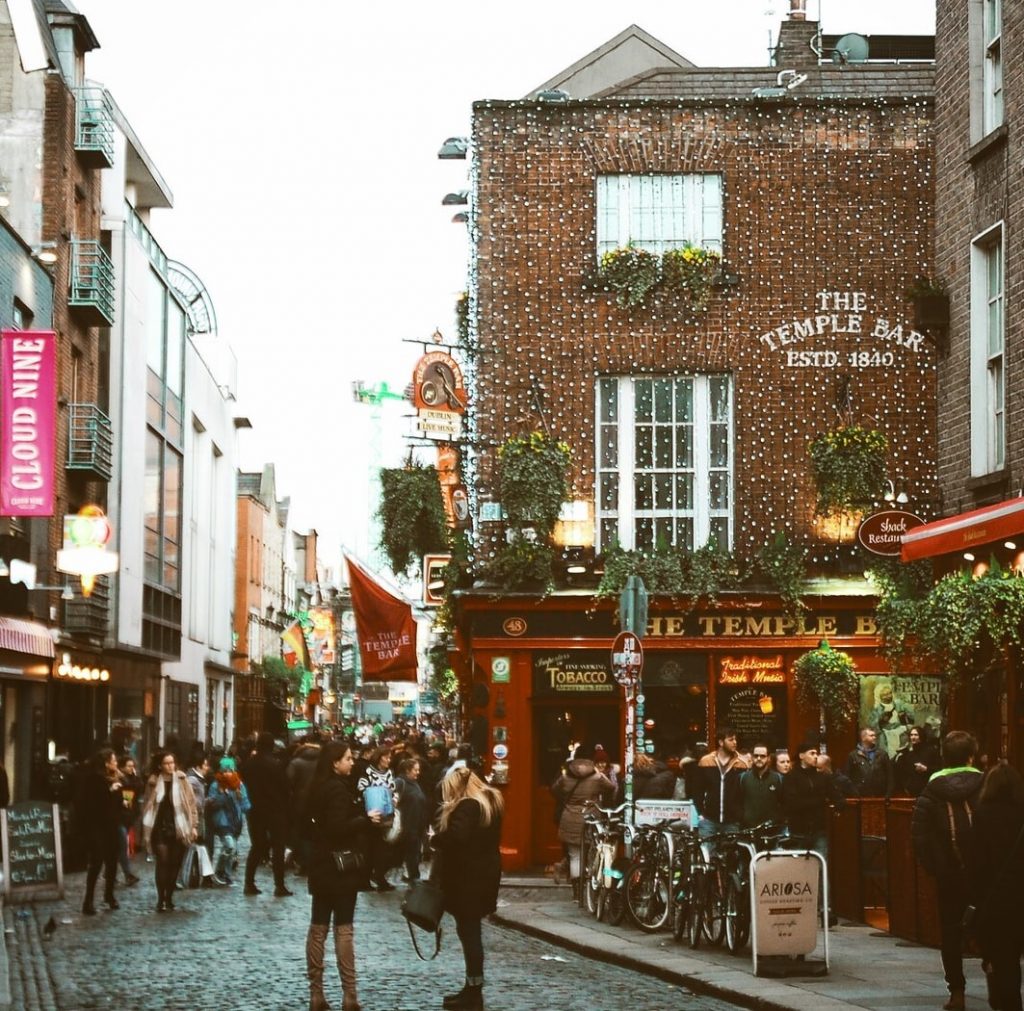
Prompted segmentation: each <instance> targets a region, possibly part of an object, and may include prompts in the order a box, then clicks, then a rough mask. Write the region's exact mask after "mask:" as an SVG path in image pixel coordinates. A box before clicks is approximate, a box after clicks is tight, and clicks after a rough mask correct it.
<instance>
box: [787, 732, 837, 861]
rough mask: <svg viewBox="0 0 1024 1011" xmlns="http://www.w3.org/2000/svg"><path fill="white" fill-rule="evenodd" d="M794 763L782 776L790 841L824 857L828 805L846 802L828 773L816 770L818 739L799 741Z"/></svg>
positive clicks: (826, 846) (826, 853)
mask: <svg viewBox="0 0 1024 1011" xmlns="http://www.w3.org/2000/svg"><path fill="white" fill-rule="evenodd" d="M797 759H798V760H797V764H796V765H795V766H794V767H793V771H792V772H791V773H789V775H788V776H783V778H782V807H783V810H784V811H785V812H786V820H787V821H788V822H789V831H790V834H791V836H792V838H793V840H794V843H795V844H797V845H800V846H806V847H807V848H808V849H812V850H814V851H815V853H820V854H821V855H822V856H823V857H824V858H825V859H826V860H827V859H828V809H829V805H830V804H833V805H837V806H842V805H843V804H845V803H846V801H845V799H844V798H843V796H842V795H841V794H840V793H839V791H838V790H837V789H836V788H835V784H834V782H833V779H832V777H831V776H827V775H825V774H824V773H821V772H819V771H818V742H817V741H815V740H813V739H808V740H806V741H804V743H803V744H801V745H800V748H799V751H798V753H797Z"/></svg>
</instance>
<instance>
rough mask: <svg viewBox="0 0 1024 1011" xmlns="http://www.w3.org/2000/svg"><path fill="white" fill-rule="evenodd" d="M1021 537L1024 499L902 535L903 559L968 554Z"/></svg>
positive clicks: (939, 521)
mask: <svg viewBox="0 0 1024 1011" xmlns="http://www.w3.org/2000/svg"><path fill="white" fill-rule="evenodd" d="M1018 534H1024V498H1015V499H1011V500H1010V501H1009V502H1000V503H998V504H997V505H991V506H984V507H983V508H981V509H972V510H971V512H969V513H959V514H958V515H956V516H949V517H947V518H946V519H944V520H935V521H934V522H933V523H925V524H924V526H920V527H916V528H915V529H914V530H910V531H909V532H907V533H905V534H904V535H903V550H902V551H901V553H900V558H901V559H902V560H903V561H904V562H913V561H915V560H916V559H918V558H933V557H934V556H935V555H945V554H949V553H950V552H953V551H969V550H970V549H971V548H975V547H980V546H981V545H983V544H991V543H992V542H993V541H1001V540H1003V539H1004V538H1006V537H1014V536H1016V535H1018Z"/></svg>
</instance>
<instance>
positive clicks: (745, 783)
mask: <svg viewBox="0 0 1024 1011" xmlns="http://www.w3.org/2000/svg"><path fill="white" fill-rule="evenodd" d="M769 754H770V752H769V750H768V745H767V744H765V743H764V741H758V742H757V743H756V744H755V745H754V747H753V748H752V749H751V760H752V762H753V767H752V768H750V769H747V771H746V772H744V773H743V775H741V776H740V796H741V798H742V800H743V814H742V817H741V819H740V823H741V824H742V826H743V827H744V828H753V827H754V826H755V825H761V824H763V823H764V822H766V821H771V822H782V820H783V814H782V776H781V775H780V774H779V773H777V772H775V771H774V770H773V769H772V767H771V764H770V762H769V760H768V756H769Z"/></svg>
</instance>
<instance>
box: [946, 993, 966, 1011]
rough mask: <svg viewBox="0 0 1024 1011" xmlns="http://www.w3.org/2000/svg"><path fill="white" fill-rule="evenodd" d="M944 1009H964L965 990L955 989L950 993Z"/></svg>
mask: <svg viewBox="0 0 1024 1011" xmlns="http://www.w3.org/2000/svg"><path fill="white" fill-rule="evenodd" d="M942 1011H964V992H963V990H953V991H951V992H950V994H949V1000H947V1001H946V1003H945V1004H943V1005H942Z"/></svg>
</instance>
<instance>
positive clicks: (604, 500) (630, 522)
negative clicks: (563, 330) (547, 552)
mask: <svg viewBox="0 0 1024 1011" xmlns="http://www.w3.org/2000/svg"><path fill="white" fill-rule="evenodd" d="M732 416H733V411H732V379H731V377H730V376H727V375H708V376H658V377H647V376H605V377H602V378H601V379H599V380H598V382H597V431H598V438H597V489H596V493H597V520H598V532H597V533H598V541H599V547H600V549H601V550H607V549H608V548H609V547H611V546H612V545H613V544H616V543H617V544H619V545H620V546H621V547H623V548H627V549H640V550H648V551H649V550H651V549H653V548H656V547H660V546H668V545H675V546H676V547H679V548H682V549H683V550H686V551H693V550H694V549H695V548H700V547H703V546H704V545H705V544H707V543H708V542H709V541H713V542H714V543H715V544H717V545H718V547H719V548H721V549H722V550H723V551H727V550H729V549H730V547H731V545H732V498H733V453H732V441H733V440H732V437H733V431H732V426H733V421H732Z"/></svg>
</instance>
